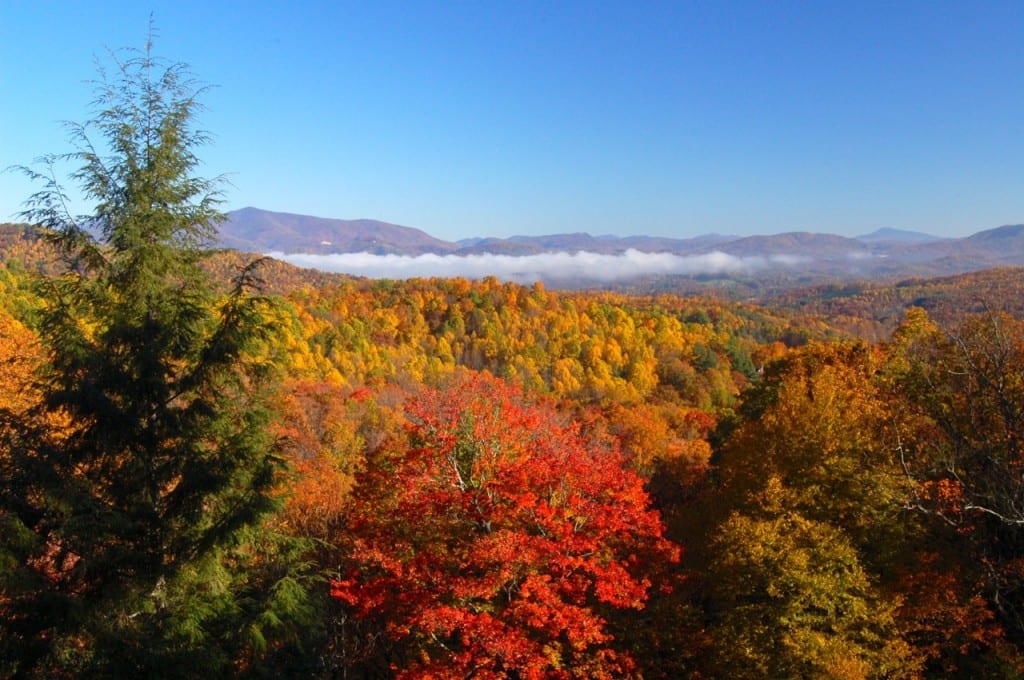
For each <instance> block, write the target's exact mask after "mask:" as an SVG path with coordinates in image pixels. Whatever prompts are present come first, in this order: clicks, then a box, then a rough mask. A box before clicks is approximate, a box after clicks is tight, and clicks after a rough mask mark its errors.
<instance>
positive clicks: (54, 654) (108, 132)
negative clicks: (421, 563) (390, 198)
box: [0, 41, 303, 677]
mask: <svg viewBox="0 0 1024 680" xmlns="http://www.w3.org/2000/svg"><path fill="white" fill-rule="evenodd" d="M112 59H113V61H114V64H115V65H116V70H114V71H113V72H112V73H111V74H108V73H106V72H104V71H102V70H101V72H100V79H99V81H98V85H97V98H96V100H95V102H94V104H95V111H96V114H95V116H94V118H93V119H92V120H91V121H89V122H88V123H86V124H84V125H72V126H71V127H70V130H71V141H72V142H73V144H74V151H72V152H71V153H68V154H65V155H63V156H54V157H47V158H46V159H44V162H45V164H46V166H47V168H48V172H36V171H34V170H31V169H27V168H23V170H24V171H25V172H26V173H28V174H29V175H30V176H32V177H33V178H35V179H36V180H39V181H41V182H42V183H43V187H42V188H41V190H40V191H39V192H38V193H36V194H34V195H33V196H32V197H30V199H29V200H28V202H27V204H26V206H27V209H26V211H25V213H24V215H23V216H24V217H25V218H26V219H27V220H29V221H32V222H34V223H37V224H39V225H41V226H42V227H43V228H44V229H45V230H46V232H47V234H48V238H49V239H50V241H51V242H52V243H53V244H54V245H55V246H56V247H57V248H58V250H59V252H60V253H61V254H62V255H63V257H64V258H65V260H66V262H67V265H68V266H67V269H66V272H65V273H64V274H62V275H60V276H55V277H49V278H46V279H44V280H42V281H41V282H40V286H41V292H42V293H43V296H44V299H45V300H46V301H47V304H46V307H45V310H44V311H43V313H42V315H41V323H40V326H39V329H38V330H39V334H40V337H41V340H42V342H43V345H44V347H45V349H46V361H45V368H44V370H43V372H42V373H41V374H40V378H39V380H40V393H41V394H42V399H41V400H40V403H39V404H38V406H37V408H36V409H35V411H34V413H32V414H31V417H24V416H23V415H18V416H17V417H16V416H15V414H12V413H9V412H8V413H2V414H0V418H3V421H2V422H0V425H3V427H0V433H2V436H3V437H4V440H5V441H3V442H2V446H3V448H2V450H0V467H2V469H0V658H2V659H5V660H6V662H2V661H0V675H7V674H12V675H15V676H26V677H34V676H50V675H56V674H64V673H72V674H76V675H85V676H96V675H102V676H118V677H121V676H123V677H166V676H190V675H199V674H203V675H208V674H211V673H213V674H216V675H222V674H225V673H227V672H228V671H229V670H230V669H232V668H234V669H236V670H237V669H239V668H242V669H245V668H250V667H251V663H252V661H251V660H252V658H254V657H253V656H252V655H253V654H254V653H255V652H258V651H259V649H260V646H261V645H264V644H266V637H265V636H266V634H267V630H268V629H273V628H281V627H283V626H285V625H286V623H285V622H286V621H287V620H288V616H287V615H286V613H288V612H290V613H291V614H295V613H296V610H297V609H301V606H300V605H301V604H302V602H303V589H302V587H301V586H300V585H299V582H298V581H296V580H295V579H294V578H292V577H291V575H290V574H289V571H288V569H287V565H284V566H282V565H281V564H280V563H279V562H275V561H274V560H275V559H276V558H275V557H273V556H268V550H269V548H270V547H271V546H269V542H268V541H269V539H268V538H267V534H266V533H265V532H264V533H262V534H260V533H258V532H257V531H256V530H255V529H256V528H257V527H258V526H259V523H260V519H261V517H263V516H265V515H266V513H268V512H269V511H271V510H272V509H273V508H274V500H273V494H272V487H273V485H274V484H275V479H276V477H277V472H278V471H279V469H280V467H281V461H282V459H281V458H280V457H279V455H278V450H277V446H276V443H275V441H274V440H273V438H272V437H271V436H270V435H269V434H268V428H267V421H268V418H269V415H268V414H269V410H268V409H267V408H266V407H265V406H264V403H263V397H262V396H261V395H263V394H265V387H266V386H267V384H268V382H269V381H268V380H267V378H268V377H269V376H268V375H267V374H265V372H261V371H260V370H259V365H260V364H259V362H258V361H255V360H254V359H253V357H254V354H253V352H254V351H255V350H254V347H256V345H257V344H258V343H259V342H261V340H263V339H265V338H266V336H267V334H268V333H269V328H268V325H267V324H266V323H265V322H264V321H263V320H262V319H263V308H264V306H265V305H266V304H268V300H267V299H266V298H264V297H262V296H260V295H259V294H257V293H256V291H255V286H254V284H255V283H256V282H257V280H256V278H255V274H254V271H253V268H254V267H253V266H250V267H248V268H246V269H245V270H244V271H242V272H241V273H240V274H239V275H238V277H237V279H236V280H235V281H234V285H233V287H232V289H231V291H230V293H228V294H225V295H221V296H218V294H217V292H216V290H215V288H214V286H213V285H212V283H211V281H210V280H208V278H207V276H206V275H205V274H204V272H203V270H202V269H201V267H200V263H201V261H202V259H203V258H204V257H205V256H206V255H207V254H208V252H209V251H208V247H209V242H210V239H211V237H212V236H213V234H214V233H215V229H216V225H217V223H218V222H219V221H220V220H221V219H222V215H221V214H220V213H219V212H218V210H217V206H218V204H219V199H220V194H219V186H220V181H219V180H216V179H215V180H207V179H202V178H199V177H197V176H196V175H195V171H196V169H197V165H198V158H197V156H196V155H195V151H196V149H197V147H199V146H201V145H203V144H204V143H205V142H206V141H207V136H206V135H205V134H204V133H203V132H201V131H198V130H197V129H195V128H194V127H193V126H194V116H195V114H196V112H197V109H198V108H199V100H198V97H199V96H200V95H201V94H202V92H203V88H202V87H199V86H198V85H197V83H196V81H195V80H194V79H193V77H192V76H191V73H190V71H189V70H188V69H187V67H185V66H184V65H182V64H167V63H165V62H163V61H162V60H159V59H157V58H156V57H154V56H153V54H152V43H151V41H147V44H146V47H145V49H144V50H141V51H132V52H130V53H129V54H128V58H126V59H121V58H119V57H118V56H117V55H116V54H115V55H112ZM93 140H102V143H101V144H95V145H94V141H93ZM64 161H70V162H72V163H74V164H76V165H77V166H78V169H77V170H75V171H74V172H73V173H72V174H71V175H70V177H71V179H72V180H73V181H74V182H75V183H77V184H78V185H80V187H81V191H82V195H83V196H84V197H85V199H87V200H88V201H90V202H94V203H95V210H94V212H93V213H92V214H90V215H85V216H78V217H74V216H72V215H70V214H69V212H68V210H67V209H66V207H65V204H66V199H65V194H64V192H63V190H62V188H61V185H60V184H59V183H58V181H57V180H56V172H54V171H53V168H54V167H55V165H56V164H58V163H60V162H64ZM247 652H248V653H249V654H250V656H249V660H248V661H246V660H245V659H244V658H243V659H242V660H241V661H240V660H239V655H240V654H245V653H247ZM5 663H6V665H4V664H5Z"/></svg>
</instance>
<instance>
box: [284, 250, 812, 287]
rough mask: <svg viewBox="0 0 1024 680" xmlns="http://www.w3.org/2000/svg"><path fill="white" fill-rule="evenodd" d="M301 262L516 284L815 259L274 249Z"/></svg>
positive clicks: (397, 275)
mask: <svg viewBox="0 0 1024 680" xmlns="http://www.w3.org/2000/svg"><path fill="white" fill-rule="evenodd" d="M269 255H270V256H271V257H274V258H276V259H279V260H283V261H285V262H289V263H291V264H294V265H297V266H299V267H309V268H313V269H318V270H320V271H326V272H337V273H344V274H352V275H355V276H366V277H369V278H375V279H408V278H415V277H443V278H451V277H457V276H458V277H464V278H469V279H479V278H483V277H485V276H496V277H498V278H499V279H502V280H506V281H514V282H516V283H532V282H534V281H558V280H567V279H573V280H591V281H599V282H610V281H622V280H627V279H632V278H637V277H640V276H651V275H670V274H677V275H699V274H743V273H749V272H753V271H757V270H761V269H765V268H769V267H778V266H793V265H796V264H799V263H802V262H806V261H808V260H809V259H810V258H807V257H800V256H790V255H771V256H767V257H763V256H749V257H738V256H735V255H729V254H726V253H722V252H719V251H715V252H711V253H706V254H702V255H674V254H672V253H646V252H641V251H639V250H632V249H630V250H627V251H626V252H624V253H621V254H616V255H609V254H602V253H591V252H576V253H566V252H558V253H539V254H536V255H495V254H490V253H483V254H474V255H435V254H426V255H417V256H415V257H414V256H408V255H375V254H373V253H365V252H364V253H337V254H331V255H309V254H302V253H288V254H285V253H280V252H274V253H269Z"/></svg>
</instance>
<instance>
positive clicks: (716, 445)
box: [0, 51, 1024, 679]
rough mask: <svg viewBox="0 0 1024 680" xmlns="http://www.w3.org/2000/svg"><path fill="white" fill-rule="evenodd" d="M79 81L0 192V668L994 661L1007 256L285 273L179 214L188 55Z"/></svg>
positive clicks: (271, 673) (1009, 567) (1009, 310)
mask: <svg viewBox="0 0 1024 680" xmlns="http://www.w3.org/2000/svg"><path fill="white" fill-rule="evenodd" d="M154 71H156V72H158V73H159V77H154V76H153V73H154ZM99 87H100V89H99V90H98V102H99V106H98V109H97V114H96V119H95V120H93V121H90V124H89V125H84V126H80V127H73V128H72V140H71V141H72V144H73V147H74V148H75V149H76V151H74V152H73V153H72V154H71V155H70V158H71V159H72V160H73V161H75V162H77V163H78V164H79V169H78V170H77V171H76V172H75V173H74V174H73V176H72V178H71V179H72V180H74V181H76V182H78V183H79V184H80V185H81V187H82V189H83V192H84V193H85V195H86V196H88V197H89V198H90V199H92V200H93V202H94V203H95V206H96V207H95V211H94V212H93V213H92V214H90V215H88V216H86V217H85V218H78V217H73V216H71V215H68V214H67V213H66V211H65V210H64V202H63V201H62V200H61V198H62V190H61V188H60V187H59V186H58V185H57V184H56V183H55V182H54V181H52V179H50V178H51V177H52V176H51V175H50V174H49V172H48V170H47V168H43V169H33V168H25V171H26V172H27V173H29V174H30V175H31V176H33V177H35V178H36V179H37V180H38V181H39V183H40V185H41V188H40V191H39V193H37V194H35V195H33V196H31V197H28V200H27V203H26V212H25V215H24V222H23V223H18V224H9V225H3V226H2V227H0V253H2V255H0V363H2V365H3V380H2V381H0V528H2V529H0V677H5V678H72V677H150V678H189V677H245V678H264V677H273V678H286V677H300V678H386V677H396V678H414V677H415V678H624V677H636V678H640V677H643V678H848V679H854V678H928V677H943V678H946V677H963V678H976V677H1020V676H1021V675H1024V451H1022V450H1021V447H1022V445H1024V316H1022V315H1024V309H1022V308H1021V307H1020V300H1021V299H1022V297H1021V296H1020V294H1019V292H1020V291H1021V290H1022V288H1024V270H1019V269H1000V270H993V271H989V272H980V273H976V274H971V275H965V276H962V277H955V278H952V279H936V280H913V281H905V282H902V283H899V284H893V285H881V284H855V285H854V284H836V285H835V286H825V287H821V288H817V289H803V290H799V291H796V290H794V291H790V292H789V293H787V294H785V295H779V296H776V297H774V298H773V299H772V300H769V301H762V302H760V303H758V304H754V303H751V302H734V301H728V300H723V299H721V298H718V297H706V296H701V295H699V294H687V295H673V294H659V295H627V294H624V293H613V292H597V291H587V292H579V291H559V290H548V289H546V288H545V287H544V286H543V285H542V284H540V283H538V284H534V285H532V286H522V285H517V284H511V283H503V282H501V281H499V280H497V279H495V278H486V279H482V280H473V281H470V280H465V279H411V280H406V281H394V280H368V279H359V278H353V277H346V276H340V275H326V274H320V273H317V272H313V271H308V270H301V269H297V268H294V267H291V266H288V265H285V264H283V263H280V262H276V261H273V260H268V259H265V258H260V257H257V256H250V255H246V254H242V253H237V252H230V251H217V250H213V249H211V248H210V247H209V245H208V244H209V242H210V236H211V234H212V233H213V230H215V229H216V224H217V222H218V219H220V217H221V215H220V213H219V212H218V208H217V205H218V203H217V199H218V197H219V194H218V191H219V187H218V185H217V183H216V181H211V180H205V179H202V178H199V177H197V176H196V175H195V172H196V170H197V166H198V163H199V161H198V157H197V155H196V154H197V153H198V148H199V147H201V146H202V144H203V142H204V141H205V136H204V135H203V134H202V133H201V132H197V131H196V130H195V128H194V127H193V116H194V113H195V111H196V107H197V106H198V101H197V97H198V95H199V94H200V93H201V91H197V90H195V89H194V87H193V85H192V81H191V79H190V77H189V74H188V72H187V70H185V69H184V68H183V67H181V66H179V65H170V66H165V65H163V64H162V62H157V61H155V60H154V59H153V57H152V56H151V55H150V53H149V52H148V51H145V52H140V53H138V54H137V55H135V56H133V57H132V58H130V59H128V60H126V61H124V62H123V63H119V64H118V69H116V71H115V72H114V76H113V80H112V81H105V82H104V83H102V84H101V85H100V86H99ZM90 135H93V137H90ZM93 139H96V143H94V142H93V141H92V140H93ZM100 141H102V144H100V143H99V142H100ZM97 149H106V151H101V150H97Z"/></svg>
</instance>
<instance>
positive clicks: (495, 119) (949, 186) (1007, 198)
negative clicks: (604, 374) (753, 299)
mask: <svg viewBox="0 0 1024 680" xmlns="http://www.w3.org/2000/svg"><path fill="white" fill-rule="evenodd" d="M151 12H152V14H153V17H154V20H155V23H156V26H157V30H158V37H157V40H156V50H155V51H156V52H157V53H158V54H159V55H160V56H163V57H166V58H168V59H171V60H174V61H183V62H187V63H189V64H190V65H191V67H192V69H193V71H194V72H195V73H196V75H197V76H198V77H200V78H201V79H202V80H203V81H205V82H208V83H211V84H213V85H216V88H215V89H214V90H212V91H211V92H210V93H209V94H208V95H207V96H206V98H205V100H204V101H205V103H206V105H207V107H208V110H207V111H206V112H204V113H203V114H202V117H201V120H200V122H201V124H202V127H203V128H204V129H207V130H209V131H210V132H212V133H213V135H214V142H213V144H212V145H210V146H208V147H206V148H204V149H202V150H201V151H200V155H201V156H202V158H203V159H204V161H205V167H204V172H205V173H206V174H210V175H213V174H220V173H226V174H228V175H229V176H230V179H231V182H232V186H229V187H227V192H226V204H225V206H224V207H225V209H234V208H241V207H244V206H248V205H252V206H256V207H260V208H265V209H268V210H277V211H285V212H297V213H303V214H310V215H317V216H322V217H338V218H363V217H365V218H374V219H381V220H385V221H389V222H394V223H397V224H403V225H408V226H414V227H418V228H420V229H423V230H425V231H427V232H429V233H431V234H433V235H435V236H438V237H441V238H446V239H457V238H464V237H470V236H479V235H494V236H510V235H513V234H539V233H555V232H571V231H587V232H590V233H592V234H608V233H614V234H619V235H626V234H631V233H647V234H652V235H668V236H677V237H688V236H695V235H698V234H703V233H708V232H718V233H729V234H755V233H761V234H768V233H777V232H784V231H823V232H833V233H839V234H845V235H856V234H863V233H866V232H870V231H873V230H875V229H877V228H880V227H896V228H903V229H913V230H919V231H927V232H930V233H933V234H937V235H944V236H956V235H967V234H969V233H972V232H975V231H978V230H981V229H988V228H992V227H996V226H999V225H1002V224H1009V223H1020V222H1024V162H1022V161H1024V43H1022V42H1021V38H1022V36H1024V3H1022V2H1019V1H1018V2H1007V3H997V2H958V3H947V2H912V1H906V2H879V3H872V2H866V1H865V2H793V3H790V2H687V1H684V0H677V1H675V2H664V3H657V2H637V1H633V2H621V3H620V2H612V1H611V0H592V1H590V2H571V1H568V0H567V1H564V2H527V1H518V2H506V3H497V2H457V3H455V2H453V3H441V2H437V3H434V2H405V3H389V2H365V3H345V2H295V3H285V2H216V1H210V0H206V1H204V2H192V1H190V0H176V1H175V2H157V1H153V2H151V3H149V4H146V3H142V2H138V1H137V0H132V1H130V2H54V1H50V2H48V1H47V0H0V96H2V99H3V105H2V106H0V166H7V165H11V164H24V163H30V162H31V161H32V160H33V159H34V158H35V157H37V156H40V155H42V154H44V153H52V152H61V151H66V150H67V149H68V146H67V142H66V137H65V134H64V131H63V129H62V127H61V125H60V121H61V120H76V121H82V120H85V119H86V118H87V117H88V115H89V110H88V106H87V105H88V102H89V101H90V99H91V89H90V86H89V85H88V83H87V82H86V81H87V80H88V79H89V78H92V77H94V75H95V68H94V65H93V64H94V57H98V58H100V59H103V55H104V54H105V49H106V48H108V47H109V48H118V47H123V46H141V45H142V44H143V43H144V40H145V35H146V30H147V25H148V18H149V15H150V13H151ZM30 190H31V186H30V185H28V184H26V182H25V181H24V180H23V179H22V178H21V177H19V176H17V175H15V174H11V173H4V174H2V175H0V220H8V219H12V218H13V216H14V214H15V213H16V212H17V211H18V210H19V209H20V204H21V202H22V201H23V200H24V199H25V198H26V197H27V195H28V193H29V192H30Z"/></svg>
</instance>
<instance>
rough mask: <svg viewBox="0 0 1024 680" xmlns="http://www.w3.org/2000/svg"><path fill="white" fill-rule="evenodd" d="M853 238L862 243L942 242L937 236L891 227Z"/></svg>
mask: <svg viewBox="0 0 1024 680" xmlns="http://www.w3.org/2000/svg"><path fill="white" fill-rule="evenodd" d="M855 238H856V239H857V240H858V241H861V242H863V243H881V242H888V243H932V242H933V241H941V240H942V239H940V238H939V237H938V236H932V235H931V234H926V233H924V232H922V231H908V230H906V229H893V228H892V227H882V228H881V229H877V230H875V231H873V232H871V233H870V234H864V235H863V236H857V237H855Z"/></svg>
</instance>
